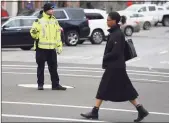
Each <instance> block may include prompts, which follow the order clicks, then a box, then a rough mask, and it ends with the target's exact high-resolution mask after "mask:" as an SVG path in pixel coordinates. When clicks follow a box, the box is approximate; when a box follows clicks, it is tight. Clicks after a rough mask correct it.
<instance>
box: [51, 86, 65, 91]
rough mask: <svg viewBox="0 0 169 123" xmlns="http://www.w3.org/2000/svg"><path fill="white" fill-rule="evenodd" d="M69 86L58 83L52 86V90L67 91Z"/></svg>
mask: <svg viewBox="0 0 169 123" xmlns="http://www.w3.org/2000/svg"><path fill="white" fill-rule="evenodd" d="M66 89H67V88H65V87H62V86H61V85H58V86H57V87H52V90H63V91H65V90H66Z"/></svg>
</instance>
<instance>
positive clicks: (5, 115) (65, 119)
mask: <svg viewBox="0 0 169 123" xmlns="http://www.w3.org/2000/svg"><path fill="white" fill-rule="evenodd" d="M2 117H15V118H28V119H42V120H60V121H73V122H106V121H100V120H82V119H71V118H58V117H42V116H28V115H16V114H2Z"/></svg>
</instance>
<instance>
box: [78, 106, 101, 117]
mask: <svg viewBox="0 0 169 123" xmlns="http://www.w3.org/2000/svg"><path fill="white" fill-rule="evenodd" d="M98 111H99V108H97V107H94V108H93V109H92V111H91V112H88V113H86V114H81V116H82V117H85V118H87V119H98V117H99V115H98Z"/></svg>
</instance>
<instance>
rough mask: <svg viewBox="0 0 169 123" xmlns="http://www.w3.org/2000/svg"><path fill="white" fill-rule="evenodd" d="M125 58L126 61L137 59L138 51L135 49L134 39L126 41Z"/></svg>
mask: <svg viewBox="0 0 169 123" xmlns="http://www.w3.org/2000/svg"><path fill="white" fill-rule="evenodd" d="M124 57H125V61H128V60H130V59H133V58H135V57H137V53H136V49H135V47H134V44H133V41H132V39H127V40H126V41H125V48H124Z"/></svg>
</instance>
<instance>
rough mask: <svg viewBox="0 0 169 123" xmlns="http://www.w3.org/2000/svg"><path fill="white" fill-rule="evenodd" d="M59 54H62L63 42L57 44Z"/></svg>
mask: <svg viewBox="0 0 169 123" xmlns="http://www.w3.org/2000/svg"><path fill="white" fill-rule="evenodd" d="M57 53H58V54H61V53H62V42H61V41H60V42H58V43H57Z"/></svg>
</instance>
